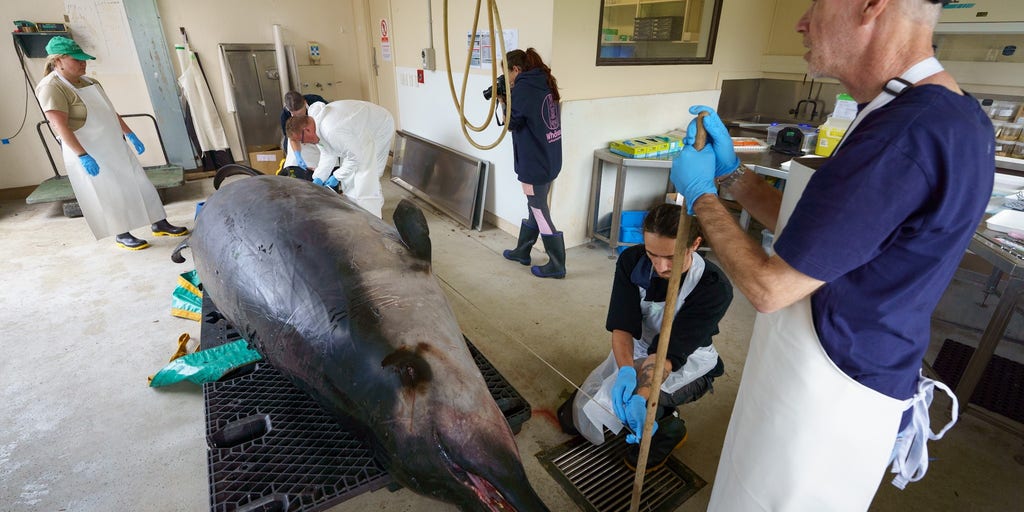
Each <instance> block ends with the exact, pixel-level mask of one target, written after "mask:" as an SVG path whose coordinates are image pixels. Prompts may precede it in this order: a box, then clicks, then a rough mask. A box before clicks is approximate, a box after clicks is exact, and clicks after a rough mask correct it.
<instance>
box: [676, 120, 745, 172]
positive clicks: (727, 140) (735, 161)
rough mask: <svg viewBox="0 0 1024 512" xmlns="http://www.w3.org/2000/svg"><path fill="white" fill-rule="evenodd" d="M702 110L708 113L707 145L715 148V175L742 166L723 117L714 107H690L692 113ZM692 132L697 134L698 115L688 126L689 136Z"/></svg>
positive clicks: (706, 122)
mask: <svg viewBox="0 0 1024 512" xmlns="http://www.w3.org/2000/svg"><path fill="white" fill-rule="evenodd" d="M701 112H707V113H708V115H707V117H705V118H704V130H705V131H707V133H708V143H707V145H708V146H711V147H712V149H714V150H715V177H716V178H717V177H718V176H725V175H726V174H729V173H731V172H733V171H735V170H736V168H737V167H739V166H740V159H739V157H737V156H736V149H735V148H734V147H733V145H732V137H731V136H729V129H728V128H726V127H725V123H723V122H722V118H721V117H718V113H717V112H715V110H714V109H713V108H711V107H707V106H704V105H694V106H692V107H690V113H691V114H694V115H697V114H699V113H701ZM690 134H693V135H694V136H696V134H697V118H696V117H695V118H693V120H691V121H690V126H688V127H687V128H686V136H687V138H689V137H690Z"/></svg>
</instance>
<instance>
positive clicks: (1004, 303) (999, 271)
mask: <svg viewBox="0 0 1024 512" xmlns="http://www.w3.org/2000/svg"><path fill="white" fill-rule="evenodd" d="M996 236H1000V237H1002V236H1004V234H1003V233H997V232H995V231H991V230H989V229H979V230H978V231H977V232H976V233H975V234H974V237H973V238H972V239H971V244H970V246H969V249H970V250H971V252H973V253H975V254H977V255H978V256H980V257H982V258H983V259H984V260H985V261H987V262H989V263H991V264H992V266H993V268H994V270H993V274H992V277H991V278H990V279H989V286H990V287H991V288H993V289H994V287H995V285H997V284H998V283H999V280H1000V279H1001V278H1002V276H1003V275H1004V274H1005V275H1006V276H1007V278H1008V281H1007V283H1006V288H1005V289H1004V290H1003V292H1002V294H1001V295H1000V296H999V302H998V303H997V304H996V309H995V311H993V312H992V316H991V318H989V321H988V325H986V326H985V331H984V332H983V333H982V334H981V340H979V341H978V348H977V349H976V350H975V351H974V354H973V355H972V356H971V359H970V361H968V363H967V368H965V369H964V373H963V375H962V376H961V377H960V382H959V383H958V384H957V386H956V390H955V393H956V397H957V400H959V401H960V411H961V412H963V411H966V410H968V409H969V410H971V411H972V412H974V413H977V414H978V415H979V416H981V417H983V418H984V419H986V420H988V421H990V422H992V423H994V424H996V425H998V426H1000V427H1003V428H1005V429H1007V430H1010V431H1012V432H1016V433H1018V434H1021V433H1024V425H1021V424H1020V423H1018V422H1016V421H1013V420H1011V419H1009V418H1006V417H1004V416H1002V415H999V414H995V413H993V412H990V411H987V410H985V409H982V408H980V407H977V406H971V404H970V403H969V402H970V399H971V395H973V394H974V390H975V388H976V387H977V386H978V382H979V381H981V377H982V375H983V374H984V373H985V368H986V367H988V363H989V362H990V361H991V360H992V356H993V355H994V354H995V351H996V346H997V345H999V341H1000V340H1001V339H1002V338H1003V334H1004V333H1005V331H1006V326H1007V325H1008V324H1009V323H1010V317H1012V316H1013V312H1014V311H1015V310H1016V309H1017V306H1018V305H1019V304H1020V301H1021V299H1022V298H1024V259H1021V258H1018V257H1017V256H1015V255H1014V253H1012V252H1010V251H1008V250H1006V249H1003V248H1002V247H1000V246H999V244H998V243H997V242H995V241H994V240H993V238H994V237H996Z"/></svg>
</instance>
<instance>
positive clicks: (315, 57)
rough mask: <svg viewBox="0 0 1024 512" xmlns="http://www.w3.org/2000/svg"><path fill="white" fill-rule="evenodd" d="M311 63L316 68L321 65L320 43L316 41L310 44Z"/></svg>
mask: <svg viewBox="0 0 1024 512" xmlns="http://www.w3.org/2000/svg"><path fill="white" fill-rule="evenodd" d="M309 63H310V64H312V65H314V66H315V65H317V64H320V43H318V42H316V41H310V42H309Z"/></svg>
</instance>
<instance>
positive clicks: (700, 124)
mask: <svg viewBox="0 0 1024 512" xmlns="http://www.w3.org/2000/svg"><path fill="white" fill-rule="evenodd" d="M706 115H707V112H701V113H700V114H698V115H697V123H696V124H697V134H696V135H694V140H693V147H694V148H695V149H697V150H698V151H699V150H701V149H704V144H705V143H706V142H707V133H706V132H705V131H704V116H706ZM689 234H690V216H689V215H687V214H686V205H685V204H684V205H683V208H682V211H681V212H680V214H679V228H678V229H677V230H676V245H675V251H674V252H673V254H672V273H671V274H670V275H669V280H668V292H667V293H666V294H665V316H664V317H663V318H662V321H661V335H660V336H659V337H658V339H659V340H660V341H659V342H658V352H657V355H656V356H655V363H654V379H653V380H652V383H651V396H650V397H649V398H648V399H647V417H646V418H645V419H644V431H643V435H642V436H641V438H640V458H639V459H638V460H637V463H636V477H635V478H634V479H633V499H632V501H631V502H630V505H629V510H630V512H638V511H639V510H640V493H641V492H642V491H643V488H644V475H645V474H646V471H645V470H646V469H647V456H648V454H649V452H650V450H651V430H653V427H654V418H655V416H656V412H657V410H658V399H659V398H660V397H661V382H662V380H664V374H665V358H666V357H667V356H668V342H669V339H671V333H672V322H673V321H674V320H675V317H676V315H675V304H676V300H677V299H678V298H679V281H680V280H681V278H682V273H683V272H682V271H683V268H682V267H683V255H685V254H686V250H687V249H688V246H689V243H688V241H687V239H686V238H687V236H688V235H689Z"/></svg>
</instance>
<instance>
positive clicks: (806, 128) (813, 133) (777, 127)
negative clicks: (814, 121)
mask: <svg viewBox="0 0 1024 512" xmlns="http://www.w3.org/2000/svg"><path fill="white" fill-rule="evenodd" d="M786 127H792V128H797V129H799V130H800V131H801V132H802V133H803V134H804V140H803V144H802V146H801V149H802V150H803V151H805V152H811V151H813V150H814V144H815V138H816V137H817V136H818V129H817V128H815V127H813V126H811V125H809V124H799V125H797V124H776V123H772V125H771V126H769V127H768V145H769V146H774V145H775V141H776V140H777V139H778V136H779V132H780V131H782V129H783V128H786Z"/></svg>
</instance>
